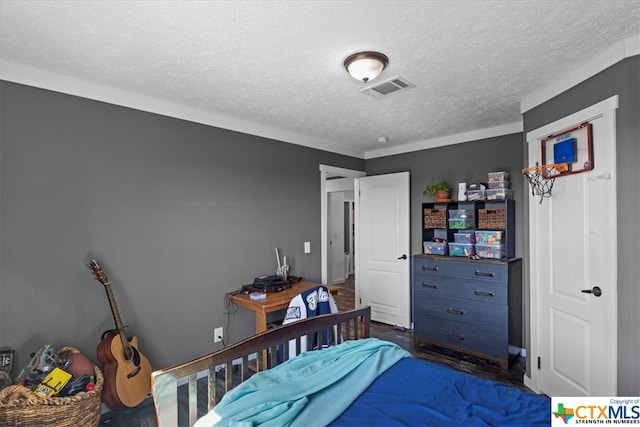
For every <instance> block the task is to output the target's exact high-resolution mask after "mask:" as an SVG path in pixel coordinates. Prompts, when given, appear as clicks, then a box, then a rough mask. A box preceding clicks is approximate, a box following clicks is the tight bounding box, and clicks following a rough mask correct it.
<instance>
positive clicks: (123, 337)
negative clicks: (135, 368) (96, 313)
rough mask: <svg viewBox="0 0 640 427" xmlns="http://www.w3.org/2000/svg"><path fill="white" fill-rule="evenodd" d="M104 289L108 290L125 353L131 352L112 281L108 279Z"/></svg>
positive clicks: (112, 311) (110, 304)
mask: <svg viewBox="0 0 640 427" xmlns="http://www.w3.org/2000/svg"><path fill="white" fill-rule="evenodd" d="M104 289H105V290H106V291H107V297H108V298H109V306H111V313H112V314H113V320H114V321H115V323H116V329H117V330H118V334H119V335H120V340H121V341H122V347H123V348H124V353H125V355H128V354H130V353H131V347H130V346H129V340H128V339H127V335H126V334H125V332H124V325H123V324H122V320H121V319H120V313H119V312H118V306H117V305H116V300H115V298H114V297H113V292H112V291H111V282H109V281H108V280H107V281H105V283H104Z"/></svg>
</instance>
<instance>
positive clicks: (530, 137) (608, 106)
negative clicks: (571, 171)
mask: <svg viewBox="0 0 640 427" xmlns="http://www.w3.org/2000/svg"><path fill="white" fill-rule="evenodd" d="M617 108H618V95H614V96H612V97H610V98H608V99H605V100H603V101H601V102H599V103H597V104H594V105H591V106H590V107H587V108H585V109H583V110H581V111H578V112H576V113H573V114H571V115H569V116H566V117H564V118H562V119H559V120H556V121H555V122H553V123H549V124H547V125H545V126H542V127H539V128H537V129H535V130H532V131H531V132H528V133H527V135H526V143H527V150H528V151H527V153H528V154H527V158H528V164H531V162H532V161H535V160H532V159H530V156H531V153H532V152H537V149H535V150H534V149H533V148H532V144H539V141H540V140H541V139H544V138H545V137H547V136H548V135H551V134H554V133H557V132H558V131H560V130H562V129H567V128H570V127H571V126H573V125H575V124H579V123H584V122H587V121H591V120H594V119H596V118H601V117H602V118H603V119H604V120H606V122H603V124H604V125H607V128H606V132H608V133H609V135H608V138H609V140H610V141H614V143H615V141H616V116H615V114H616V109H617ZM596 143H597V141H596ZM594 161H595V162H597V159H594ZM524 185H525V191H527V192H528V193H529V194H531V192H530V188H529V183H528V181H527V180H525V181H524ZM536 200H537V199H536ZM536 205H537V202H536V201H535V200H534V199H532V198H531V197H529V259H530V261H529V295H530V298H529V314H530V322H529V325H530V328H529V332H530V335H529V336H530V343H529V349H528V351H527V354H528V355H530V356H531V357H536V356H537V355H539V354H540V343H541V340H542V338H541V337H540V335H539V334H540V333H541V332H542V331H540V329H539V328H538V327H537V326H538V324H539V318H540V314H539V310H540V301H539V299H540V298H539V294H538V288H537V287H536V286H534V284H535V283H538V277H537V272H536V268H535V262H533V261H534V260H533V259H532V256H531V254H534V253H536V250H537V241H535V240H534V239H532V238H531V236H532V235H537V230H536V229H535V228H534V227H535V221H532V219H533V218H534V217H535V215H536V213H535V211H533V209H535V208H536V207H537V206H536ZM612 220H613V221H615V220H616V219H615V218H613V219H612ZM616 239H617V237H616ZM614 267H615V269H616V271H617V265H616V266H614ZM612 285H613V286H615V289H607V292H615V293H616V295H617V289H618V282H617V274H616V275H615V277H614V279H613V280H612ZM616 314H617V312H616ZM612 326H613V328H614V330H612V331H611V333H612V334H613V336H614V337H615V340H614V341H615V343H616V345H615V346H614V348H612V349H611V351H612V352H613V355H612V360H614V361H616V362H617V354H618V349H617V336H618V323H617V318H616V319H615V321H614V322H613V325H612ZM529 366H530V377H528V376H527V375H525V376H524V384H525V385H526V386H527V387H529V388H530V389H531V390H533V391H534V392H536V393H541V392H544V391H543V390H541V383H540V370H539V369H538V368H537V367H536V364H535V363H533V361H532V363H531V364H530V365H529ZM612 369H613V370H614V372H613V374H612V376H611V380H612V381H613V382H614V383H615V385H614V387H613V388H614V389H617V363H616V364H614V365H613V366H612Z"/></svg>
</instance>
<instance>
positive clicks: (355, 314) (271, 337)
mask: <svg viewBox="0 0 640 427" xmlns="http://www.w3.org/2000/svg"><path fill="white" fill-rule="evenodd" d="M370 326H371V308H370V307H365V308H360V309H355V310H350V311H345V312H339V313H334V314H326V315H322V316H316V317H311V318H308V319H304V320H301V321H298V322H294V323H290V324H288V325H286V326H279V327H276V328H274V329H270V330H268V331H265V332H262V333H260V334H257V335H254V336H251V337H249V338H247V339H244V340H242V341H239V342H237V343H235V344H232V345H230V346H228V347H226V348H224V349H222V350H218V351H216V352H214V353H211V354H208V355H206V356H202V357H199V358H197V359H194V360H192V361H190V362H186V363H182V364H179V365H176V366H173V367H170V368H167V369H160V370H157V371H154V372H153V373H152V374H151V392H152V395H153V401H154V405H155V409H156V416H157V418H158V426H160V427H167V426H171V427H175V426H178V425H189V426H192V425H193V424H194V423H195V422H196V420H197V419H198V418H199V417H201V416H202V415H204V414H205V413H206V412H207V411H209V410H211V409H212V408H213V407H214V406H215V405H216V403H217V402H219V401H220V399H221V398H222V395H224V393H226V392H227V391H229V390H231V389H232V388H233V387H235V386H236V385H238V384H240V383H241V382H242V381H245V380H246V379H247V378H249V377H250V376H251V375H252V374H253V372H254V370H259V369H260V367H261V366H263V363H262V358H263V355H264V354H266V355H267V357H268V366H269V367H274V366H276V365H279V364H280V363H283V362H284V361H286V360H287V359H288V358H289V348H290V345H295V347H296V349H297V350H298V351H297V352H298V353H299V349H300V337H302V336H309V335H310V334H313V333H316V336H317V340H318V342H319V340H321V339H322V334H321V333H318V332H322V331H325V332H326V333H328V335H329V336H330V339H329V342H328V343H326V342H325V343H324V344H325V346H326V345H336V344H339V343H341V342H343V341H347V340H354V339H361V338H368V337H369V332H370ZM334 327H336V328H334ZM334 330H337V331H338V333H337V335H336V334H335V333H334ZM309 342H311V341H309ZM316 344H317V343H316ZM321 344H322V343H321ZM309 346H310V347H311V346H313V347H316V345H312V344H309ZM322 347H323V345H317V348H319V349H321V348H322ZM234 373H235V374H234ZM205 376H206V382H205V380H204V379H203V380H201V381H198V378H199V377H200V378H204V377H205ZM222 377H224V378H222ZM205 383H206V391H205V390H199V388H200V387H199V385H204V384H205ZM203 388H204V387H203ZM217 389H218V390H217ZM199 391H200V393H199ZM203 394H204V395H206V404H205V403H204V399H205V397H203V396H202V395H203ZM198 402H200V405H198ZM198 406H200V408H201V409H200V411H198ZM205 408H206V410H205Z"/></svg>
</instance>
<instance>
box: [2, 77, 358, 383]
mask: <svg viewBox="0 0 640 427" xmlns="http://www.w3.org/2000/svg"><path fill="white" fill-rule="evenodd" d="M0 90H1V99H2V101H1V108H2V110H1V111H2V116H1V117H2V123H1V140H0V154H1V161H0V206H1V210H0V215H1V216H0V231H1V233H2V235H1V237H2V238H1V240H0V241H1V249H0V280H1V282H0V285H1V287H0V290H1V292H0V348H15V349H16V351H17V356H18V359H17V361H16V364H15V367H14V374H17V373H18V372H19V370H20V369H21V368H22V367H23V366H24V365H25V364H26V363H27V362H28V359H29V358H28V355H29V353H31V352H33V351H36V350H37V349H38V348H40V346H42V345H43V344H46V343H49V344H54V345H57V346H62V345H72V346H75V347H77V348H79V349H80V350H81V351H83V352H85V353H86V354H87V355H88V356H89V357H90V358H92V359H93V360H94V361H97V359H96V357H95V350H96V346H97V344H98V342H99V340H100V336H101V334H102V332H103V331H105V330H107V329H111V328H113V318H112V315H111V312H110V310H109V305H108V301H107V298H106V295H105V292H104V288H103V286H102V285H101V284H100V283H98V282H97V281H95V280H94V279H93V276H92V275H91V273H90V271H89V270H88V269H87V268H86V267H85V261H86V257H87V256H89V255H92V256H94V257H96V258H97V259H98V261H100V262H101V264H102V266H103V268H104V269H105V271H106V273H107V275H108V276H109V278H110V279H111V282H112V286H113V290H114V294H115V298H116V301H117V303H118V308H119V309H120V313H121V315H122V318H123V321H124V323H125V324H126V325H130V331H129V334H135V335H136V336H138V338H139V340H140V350H141V351H142V352H143V353H144V354H145V355H146V356H147V357H148V358H149V360H150V362H151V363H152V366H154V367H158V368H159V367H166V366H168V365H170V364H174V363H178V362H182V361H185V360H187V359H189V358H192V357H196V356H199V355H202V354H204V353H206V352H209V351H212V350H215V349H217V348H219V347H220V344H214V343H213V329H214V327H218V326H225V333H226V334H227V342H229V341H231V342H233V341H237V340H239V339H241V338H244V337H246V336H248V335H250V334H252V333H253V332H254V327H255V323H254V317H253V313H250V312H248V311H246V310H244V309H238V310H237V311H236V312H234V313H231V314H230V315H229V316H227V314H226V313H227V307H226V306H225V294H226V293H227V292H230V291H233V290H236V289H238V288H240V287H241V286H242V285H243V284H246V283H249V282H251V281H252V280H253V278H254V277H255V276H258V275H262V274H268V273H272V272H274V271H275V268H276V260H275V251H274V248H275V247H278V248H280V251H281V254H284V255H287V260H288V261H290V264H291V266H292V273H293V274H296V275H300V276H303V277H305V278H308V279H313V280H320V278H321V272H320V251H319V248H320V179H319V174H320V172H319V166H318V165H319V164H327V165H332V166H337V167H343V168H349V169H360V170H363V169H364V160H361V159H356V158H351V157H346V156H342V155H338V154H333V153H329V152H325V151H321V150H315V149H310V148H306V147H301V146H296V145H292V144H286V143H282V142H278V141H273V140H267V139H264V138H260V137H255V136H250V135H246V134H241V133H237V132H232V131H227V130H222V129H217V128H213V127H209V126H204V125H200V124H196V123H192V122H188V121H183V120H178V119H172V118H168V117H164V116H159V115H155V114H150V113H146V112H141V111H137V110H133V109H128V108H123V107H119V106H114V105H110V104H106V103H101V102H96V101H92V100H88V99H83V98H78V97H73V96H69V95H64V94H60V93H56V92H51V91H46V90H41V89H36V88H32V87H27V86H21V85H17V84H13V83H8V82H2V83H1V86H0ZM304 241H310V242H311V247H312V248H316V249H315V250H313V252H312V253H311V254H304V253H303V242H304ZM227 322H229V323H227ZM227 327H228V328H229V329H227Z"/></svg>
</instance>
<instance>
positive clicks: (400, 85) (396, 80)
mask: <svg viewBox="0 0 640 427" xmlns="http://www.w3.org/2000/svg"><path fill="white" fill-rule="evenodd" d="M415 86H416V85H415V84H413V83H411V82H410V81H408V80H407V79H405V78H404V77H400V76H395V77H392V78H390V79H387V80H384V81H381V82H379V83H375V84H371V85H367V86H366V87H365V88H363V89H362V90H361V92H364V93H367V94H369V95H371V96H373V97H375V98H382V97H385V96H389V95H393V94H394V93H398V92H403V91H405V90H408V89H411V88H412V87H415Z"/></svg>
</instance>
